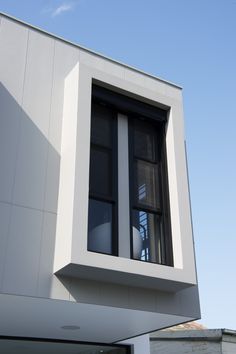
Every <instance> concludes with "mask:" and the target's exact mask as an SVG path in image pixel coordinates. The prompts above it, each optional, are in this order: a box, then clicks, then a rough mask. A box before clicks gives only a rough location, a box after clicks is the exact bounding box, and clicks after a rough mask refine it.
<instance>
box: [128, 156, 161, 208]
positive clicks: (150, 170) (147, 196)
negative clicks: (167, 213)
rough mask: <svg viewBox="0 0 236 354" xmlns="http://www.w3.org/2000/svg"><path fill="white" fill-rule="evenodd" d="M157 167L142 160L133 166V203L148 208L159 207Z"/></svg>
mask: <svg viewBox="0 0 236 354" xmlns="http://www.w3.org/2000/svg"><path fill="white" fill-rule="evenodd" d="M157 172H158V170H157V165H153V164H151V163H149V162H145V161H142V160H138V161H135V164H134V182H135V183H134V202H135V205H141V206H142V205H143V206H146V207H149V208H154V209H155V208H159V207H160V193H159V188H158V173H157Z"/></svg>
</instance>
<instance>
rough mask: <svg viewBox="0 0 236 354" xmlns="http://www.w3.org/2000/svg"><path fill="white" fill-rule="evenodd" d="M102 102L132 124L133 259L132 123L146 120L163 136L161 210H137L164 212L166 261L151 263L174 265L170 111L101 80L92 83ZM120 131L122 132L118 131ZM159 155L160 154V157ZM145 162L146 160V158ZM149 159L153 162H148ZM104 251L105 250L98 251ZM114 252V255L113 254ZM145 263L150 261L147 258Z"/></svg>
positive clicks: (115, 235) (115, 237)
mask: <svg viewBox="0 0 236 354" xmlns="http://www.w3.org/2000/svg"><path fill="white" fill-rule="evenodd" d="M93 102H94V103H98V104H102V105H105V106H107V107H110V108H111V109H112V110H113V112H114V118H115V119H117V115H118V113H123V114H124V115H126V116H127V117H128V124H129V132H128V138H129V189H130V193H129V201H130V246H131V248H130V251H131V254H130V258H131V259H133V241H132V212H133V210H134V208H133V185H132V180H133V171H132V169H133V164H132V161H131V156H132V159H133V156H134V154H133V150H132V149H133V142H132V139H133V137H132V134H131V131H130V122H131V121H132V120H134V119H137V116H138V118H139V119H142V120H144V121H147V122H149V123H151V124H152V125H154V126H155V127H156V128H155V129H156V130H157V131H158V134H157V135H158V136H159V138H160V142H158V144H159V147H160V168H159V169H158V175H159V176H158V178H159V180H160V186H161V187H160V195H161V199H162V200H161V206H162V208H161V209H162V210H161V212H158V211H157V210H156V209H155V210H153V209H152V208H147V206H145V208H140V209H139V208H135V209H136V210H138V209H139V210H144V209H145V211H147V212H150V213H152V214H156V215H162V218H163V229H164V231H163V233H164V237H165V247H164V254H165V256H164V258H165V262H163V263H156V262H150V263H154V264H163V265H166V266H173V247H172V232H171V218H170V202H169V188H168V171H167V154H166V124H167V121H168V120H167V117H168V110H165V109H162V108H159V107H156V106H154V105H152V104H149V103H146V102H142V101H141V98H140V101H139V100H138V99H136V98H132V97H129V96H128V93H127V96H126V95H125V93H124V94H123V93H118V92H116V91H115V90H114V88H113V90H112V87H110V88H109V89H108V88H105V87H103V85H102V83H101V86H100V85H99V82H97V81H96V82H95V83H93V84H92V103H93ZM117 133H118V132H117ZM117 142H118V136H117V134H116V136H115V137H113V144H114V146H115V147H116V151H115V153H116V156H113V158H114V159H115V161H116V163H115V166H116V171H115V172H114V175H113V176H116V177H115V180H113V186H114V185H115V186H116V217H115V222H114V227H113V242H114V244H115V254H114V255H116V256H118V202H119V201H118V151H117V149H118V144H117ZM157 158H158V157H157ZM143 161H145V159H143ZM148 162H149V161H148ZM98 253H101V252H98ZM112 255H113V254H112ZM139 261H141V262H145V263H147V261H142V260H139Z"/></svg>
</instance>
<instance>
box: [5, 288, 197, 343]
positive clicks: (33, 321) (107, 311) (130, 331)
mask: <svg viewBox="0 0 236 354" xmlns="http://www.w3.org/2000/svg"><path fill="white" fill-rule="evenodd" d="M0 313H1V322H0V335H2V336H17V337H18V336H20V337H35V338H52V339H64V340H76V341H85V342H100V343H115V342H118V341H121V340H123V339H126V338H131V337H134V336H138V335H141V334H144V333H147V332H152V331H154V330H158V329H161V328H165V327H169V326H173V325H175V324H178V323H182V322H186V321H191V320H193V318H191V317H185V316H176V315H174V314H173V315H170V314H164V313H156V312H155V313H154V312H148V311H140V310H131V309H125V308H117V307H111V306H101V305H92V304H86V303H77V302H73V301H64V300H49V299H42V298H34V297H27V296H16V295H7V294H1V295H0Z"/></svg>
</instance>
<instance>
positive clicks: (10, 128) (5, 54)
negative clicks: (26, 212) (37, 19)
mask: <svg viewBox="0 0 236 354" xmlns="http://www.w3.org/2000/svg"><path fill="white" fill-rule="evenodd" d="M28 32H29V30H28V29H27V28H25V27H22V26H19V25H18V24H15V23H14V22H12V21H9V20H7V19H5V18H2V20H1V27H0V53H1V55H0V102H1V115H0V118H1V119H0V169H1V179H0V181H1V183H0V201H6V202H11V201H12V189H13V184H14V177H15V163H16V158H17V150H18V140H19V129H20V121H21V115H22V112H21V103H22V96H23V84H24V74H25V65H26V52H27V42H28ZM6 155H7V158H6Z"/></svg>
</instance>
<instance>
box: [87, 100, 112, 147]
mask: <svg viewBox="0 0 236 354" xmlns="http://www.w3.org/2000/svg"><path fill="white" fill-rule="evenodd" d="M111 118H112V112H111V110H109V109H108V108H107V107H105V106H101V105H98V104H93V105H92V121H91V142H92V144H96V145H101V146H105V147H111V138H112V119H111Z"/></svg>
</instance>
